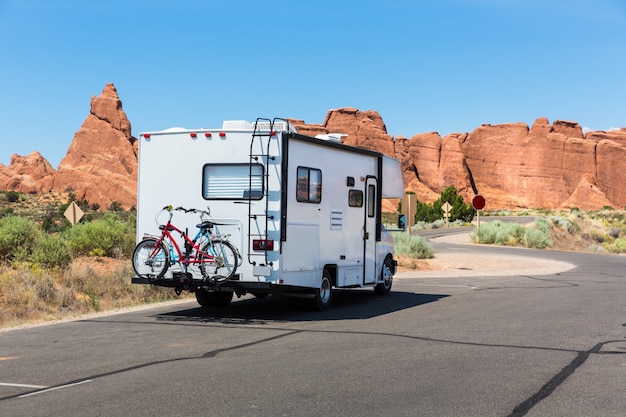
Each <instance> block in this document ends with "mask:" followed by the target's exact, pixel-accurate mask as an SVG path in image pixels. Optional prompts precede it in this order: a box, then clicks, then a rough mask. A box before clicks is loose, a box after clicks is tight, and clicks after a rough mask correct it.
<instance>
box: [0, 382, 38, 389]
mask: <svg viewBox="0 0 626 417" xmlns="http://www.w3.org/2000/svg"><path fill="white" fill-rule="evenodd" d="M0 386H3V387H20V388H48V387H47V386H46V385H29V384H13V383H11V382H0Z"/></svg>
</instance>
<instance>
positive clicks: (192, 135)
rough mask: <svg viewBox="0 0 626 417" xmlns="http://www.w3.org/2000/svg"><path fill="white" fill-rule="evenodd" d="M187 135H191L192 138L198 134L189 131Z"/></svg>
mask: <svg viewBox="0 0 626 417" xmlns="http://www.w3.org/2000/svg"><path fill="white" fill-rule="evenodd" d="M189 136H191V137H192V138H195V137H198V135H197V134H196V133H195V132H191V133H190V134H189Z"/></svg>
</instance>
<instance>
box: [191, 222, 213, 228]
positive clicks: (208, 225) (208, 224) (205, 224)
mask: <svg viewBox="0 0 626 417" xmlns="http://www.w3.org/2000/svg"><path fill="white" fill-rule="evenodd" d="M213 226H215V223H213V222H210V221H208V220H205V221H203V222H202V223H200V224H197V225H196V227H197V228H198V229H211V228H213Z"/></svg>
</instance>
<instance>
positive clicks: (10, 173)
mask: <svg viewBox="0 0 626 417" xmlns="http://www.w3.org/2000/svg"><path fill="white" fill-rule="evenodd" d="M55 172H56V171H55V170H54V168H52V165H50V163H48V161H46V159H45V158H44V157H43V156H41V154H40V153H39V152H32V153H31V154H30V155H28V156H20V155H17V154H14V155H13V156H12V157H11V162H10V163H9V166H8V167H6V166H4V165H2V164H0V190H14V191H18V192H21V193H38V192H46V191H49V190H50V186H51V184H52V178H53V176H54V174H55Z"/></svg>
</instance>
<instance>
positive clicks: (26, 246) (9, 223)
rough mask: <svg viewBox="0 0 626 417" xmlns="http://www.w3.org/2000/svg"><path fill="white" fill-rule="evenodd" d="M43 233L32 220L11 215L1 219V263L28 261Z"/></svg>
mask: <svg viewBox="0 0 626 417" xmlns="http://www.w3.org/2000/svg"><path fill="white" fill-rule="evenodd" d="M41 235H42V232H41V231H40V230H39V229H38V228H37V225H35V223H34V222H33V221H31V220H28V219H26V218H24V217H19V216H13V215H9V216H6V217H2V218H0V261H2V262H9V263H10V262H22V261H28V258H29V256H30V254H31V253H32V250H33V247H34V245H35V242H36V241H37V239H38V238H39V237H40V236H41Z"/></svg>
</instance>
